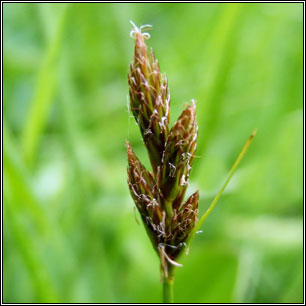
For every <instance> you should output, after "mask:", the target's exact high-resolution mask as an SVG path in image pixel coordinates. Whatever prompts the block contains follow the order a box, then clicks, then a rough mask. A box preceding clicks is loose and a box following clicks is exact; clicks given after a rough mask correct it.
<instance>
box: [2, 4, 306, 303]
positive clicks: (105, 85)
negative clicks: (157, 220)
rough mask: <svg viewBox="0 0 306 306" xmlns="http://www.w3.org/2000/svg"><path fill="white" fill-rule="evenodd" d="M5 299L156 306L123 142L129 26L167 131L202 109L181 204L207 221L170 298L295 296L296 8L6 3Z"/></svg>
mask: <svg viewBox="0 0 306 306" xmlns="http://www.w3.org/2000/svg"><path fill="white" fill-rule="evenodd" d="M3 6H4V11H3V25H4V29H3V34H4V38H3V47H4V50H3V64H4V66H3V77H4V79H3V89H4V92H3V112H4V118H3V121H4V123H3V125H4V130H3V136H4V141H3V157H4V158H3V165H4V173H3V177H4V185H3V191H4V194H3V200H4V203H3V210H4V217H3V219H4V220H3V221H4V225H3V245H4V250H3V268H4V271H3V281H4V283H3V290H4V291H3V295H4V302H11V303H13V302H19V303H20V302H160V301H161V284H160V282H159V262H158V258H157V256H156V254H155V253H154V251H153V248H152V246H151V244H150V241H149V239H148V237H147V236H146V233H145V231H144V228H143V226H142V225H141V226H139V225H137V223H136V221H135V218H134V212H133V205H134V204H133V201H132V199H131V197H130V195H129V191H128V187H127V183H126V167H127V160H126V150H125V146H124V143H125V139H129V140H130V142H131V144H132V146H133V147H134V148H135V151H136V153H137V154H138V156H139V157H140V159H141V160H143V161H144V163H145V164H146V165H148V164H149V163H148V160H147V155H146V152H145V150H144V146H143V144H142V141H141V137H140V133H139V130H138V127H137V126H136V125H135V122H134V119H133V118H131V115H130V114H129V112H128V108H127V95H128V85H127V72H128V65H129V63H130V61H131V59H132V54H133V40H132V39H131V38H130V37H129V32H130V29H131V25H130V23H129V20H130V19H131V20H133V21H134V22H135V23H136V24H137V25H141V24H147V23H149V24H152V25H153V29H152V31H151V32H150V33H151V39H150V40H149V41H148V44H149V46H152V47H153V48H154V51H155V55H156V57H157V58H158V60H159V63H160V66H161V71H162V72H166V73H167V76H168V80H169V86H170V91H171V97H172V99H171V112H172V115H171V118H172V119H171V122H172V123H173V118H177V116H178V115H179V113H180V112H181V110H182V107H183V104H184V103H185V102H187V101H190V99H191V98H194V99H195V100H196V101H197V116H198V123H199V143H198V152H197V155H198V156H199V158H197V159H196V161H195V163H194V167H193V171H192V172H191V181H190V186H191V187H190V188H189V192H190V193H191V192H192V191H194V190H196V189H199V190H200V212H203V211H204V210H205V209H206V208H207V207H208V205H209V204H210V202H211V200H212V199H213V197H214V195H215V194H216V193H217V191H218V188H220V186H221V185H222V184H223V182H224V180H225V177H226V175H227V173H228V172H229V169H230V167H231V165H232V164H233V162H234V160H235V158H236V156H237V154H238V153H239V151H240V149H241V148H242V146H243V144H244V142H245V140H246V139H247V138H248V136H249V135H250V133H251V132H252V130H253V128H255V127H257V128H258V133H257V137H256V139H255V140H254V142H253V143H252V146H251V148H250V150H249V151H248V153H247V156H246V157H245V159H244V160H243V162H242V164H241V165H240V166H239V169H238V171H237V173H236V174H235V176H234V178H233V180H232V181H231V183H230V185H229V186H228V188H227V189H226V192H225V194H224V195H223V197H222V198H221V200H220V202H219V203H218V205H217V207H216V209H215V211H214V212H213V214H212V215H211V216H210V217H209V219H208V220H207V222H206V223H205V225H204V227H203V233H201V234H199V235H197V237H196V239H195V240H194V241H193V244H192V245H191V248H190V252H189V255H188V256H187V257H186V258H185V259H184V261H183V264H184V267H183V268H180V269H179V271H178V272H177V276H176V282H175V289H174V290H175V292H174V293H175V301H176V302H206V303H208V302H249V303H251V302H258V303H269V302H274V303H287V302H288V303H289V302H302V299H303V274H302V270H303V244H302V243H303V241H302V233H303V232H302V231H303V222H302V214H303V204H302V202H303V192H302V187H303V177H302V176H303V170H302V163H303V147H302V137H303V135H302V128H303V110H302V107H303V4H302V3H289V4H285V3H282V4H275V3H274V4H271V3H270V4H269V3H261V4H258V3H257V4H255V3H254V4H251V3H248V4H229V3H227V4H220V3H214V4H212V3H202V4H105V3H104V4H103V3H94V4H93V3H91V4H78V3H75V4H73V3H69V4H38V3H36V4H35V3H18V4H17V3H15V4H13V3H5V4H3Z"/></svg>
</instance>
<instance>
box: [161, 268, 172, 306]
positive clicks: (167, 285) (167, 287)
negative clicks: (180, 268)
mask: <svg viewBox="0 0 306 306" xmlns="http://www.w3.org/2000/svg"><path fill="white" fill-rule="evenodd" d="M174 271H175V269H173V268H172V267H169V271H168V273H169V275H168V277H164V278H163V302H164V303H173V302H174V299H173V283H174Z"/></svg>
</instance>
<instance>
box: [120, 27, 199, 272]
mask: <svg viewBox="0 0 306 306" xmlns="http://www.w3.org/2000/svg"><path fill="white" fill-rule="evenodd" d="M143 28H144V26H143V27H140V28H137V27H136V26H135V25H134V24H133V30H132V31H131V35H132V37H133V38H135V50H134V57H133V62H132V63H131V65H130V70H129V74H128V84H129V106H130V110H131V112H132V113H133V116H134V117H135V120H136V122H137V124H138V126H139V128H140V132H141V135H142V138H143V141H144V144H145V146H146V148H147V151H148V155H149V158H150V162H151V165H152V172H151V171H149V170H148V169H146V168H145V167H144V166H143V164H142V163H141V162H140V161H139V159H138V158H137V157H136V155H135V153H134V152H133V150H132V148H131V146H130V144H129V143H128V142H127V143H126V146H127V153H128V185H129V189H130V193H131V195H132V197H133V199H134V202H135V204H136V207H137V209H138V211H139V213H140V216H141V219H142V221H143V223H144V226H145V228H146V231H147V233H148V235H149V237H150V239H151V241H152V244H153V247H154V248H155V250H156V252H157V254H158V255H159V256H160V259H161V264H162V268H163V271H164V275H166V276H167V273H168V272H167V271H168V267H169V264H170V265H171V264H172V265H178V264H177V263H176V261H175V260H176V258H177V256H178V254H179V253H180V252H181V251H182V249H183V248H184V247H185V241H186V239H187V238H188V236H189V234H190V233H191V231H192V230H193V228H194V226H195V224H196V222H197V220H198V200H199V193H198V191H197V192H195V193H194V194H192V195H191V196H190V197H189V198H188V199H187V200H186V201H185V202H184V196H185V193H186V189H187V187H188V179H189V174H190V171H191V168H192V162H193V159H194V156H195V151H196V141H197V130H198V127H197V120H196V115H195V103H194V101H192V103H191V105H187V106H186V108H185V109H184V110H183V112H182V114H181V115H180V116H179V118H178V119H177V121H176V123H175V124H174V125H173V127H172V128H170V127H169V122H170V92H169V89H168V83H167V78H166V76H165V75H163V74H161V72H160V69H159V64H158V61H157V60H156V59H155V57H154V54H153V51H152V50H151V51H150V52H148V50H147V46H146V43H145V39H147V38H148V37H149V34H148V33H142V30H143Z"/></svg>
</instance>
